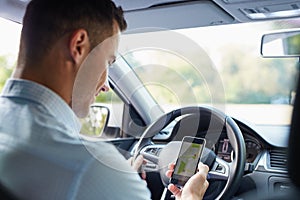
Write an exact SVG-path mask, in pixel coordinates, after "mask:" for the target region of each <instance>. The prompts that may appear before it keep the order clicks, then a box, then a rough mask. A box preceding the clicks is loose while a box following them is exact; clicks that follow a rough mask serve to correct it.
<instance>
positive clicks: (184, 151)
mask: <svg viewBox="0 0 300 200" xmlns="http://www.w3.org/2000/svg"><path fill="white" fill-rule="evenodd" d="M204 146H205V139H204V138H196V137H184V138H183V140H182V144H181V147H180V151H179V156H178V158H177V161H176V164H175V168H174V172H173V175H172V178H171V180H170V182H171V183H173V184H175V185H177V186H184V184H185V183H186V182H187V181H188V179H189V178H190V177H191V176H193V175H194V174H195V173H196V170H197V167H198V162H199V160H200V157H201V154H202V150H203V148H204Z"/></svg>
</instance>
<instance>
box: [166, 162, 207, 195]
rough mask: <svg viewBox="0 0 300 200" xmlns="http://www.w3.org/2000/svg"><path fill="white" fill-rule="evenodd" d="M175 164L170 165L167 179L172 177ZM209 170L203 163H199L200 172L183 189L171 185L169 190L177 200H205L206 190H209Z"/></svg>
mask: <svg viewBox="0 0 300 200" xmlns="http://www.w3.org/2000/svg"><path fill="white" fill-rule="evenodd" d="M174 166H175V164H174V163H172V164H170V165H169V170H168V171H167V172H166V175H167V177H169V178H170V177H171V176H172V173H173V171H174ZM208 171H209V168H208V166H207V165H204V164H203V163H199V165H198V172H197V173H196V174H194V175H193V176H192V177H191V178H190V179H189V180H188V181H187V182H186V184H185V185H184V187H183V188H182V189H179V188H178V187H176V186H175V185H174V184H170V185H169V186H168V189H169V190H170V191H171V192H172V193H173V194H174V196H175V198H176V199H177V200H184V199H188V200H190V199H192V200H194V199H197V200H198V199H203V196H204V194H205V191H206V189H207V188H208V185H209V183H208V181H207V180H206V177H207V174H208Z"/></svg>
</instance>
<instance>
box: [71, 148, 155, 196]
mask: <svg viewBox="0 0 300 200" xmlns="http://www.w3.org/2000/svg"><path fill="white" fill-rule="evenodd" d="M97 149H99V147H98V148H97ZM90 153H91V154H92V159H91V161H90V162H89V163H87V165H86V167H85V169H84V170H83V171H82V176H81V177H80V180H78V182H80V185H79V187H78V191H77V192H76V195H77V196H76V198H75V199H89V200H93V199H103V200H105V199H109V200H111V199H117V200H123V199H124V200H127V199H128V200H133V199H134V200H147V199H151V197H150V196H151V194H150V191H149V189H148V188H147V184H146V181H144V180H142V179H141V178H140V176H139V175H138V173H137V172H136V171H134V170H133V169H132V167H131V166H130V165H129V163H128V162H127V160H126V159H125V158H124V157H123V156H122V155H121V154H120V153H119V151H118V150H117V149H116V148H115V147H114V146H113V145H110V144H106V143H105V144H103V145H101V150H100V151H97V152H95V151H90Z"/></svg>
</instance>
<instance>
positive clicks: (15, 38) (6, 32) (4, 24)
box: [0, 18, 22, 92]
mask: <svg viewBox="0 0 300 200" xmlns="http://www.w3.org/2000/svg"><path fill="white" fill-rule="evenodd" d="M21 28H22V26H21V25H20V24H17V23H15V22H12V21H9V20H6V19H3V18H0V30H1V33H0V92H1V91H2V89H3V86H4V84H5V81H6V80H7V79H8V78H9V77H10V75H11V73H12V71H13V68H14V67H15V66H16V60H17V56H18V51H19V43H20V42H19V41H20V34H21Z"/></svg>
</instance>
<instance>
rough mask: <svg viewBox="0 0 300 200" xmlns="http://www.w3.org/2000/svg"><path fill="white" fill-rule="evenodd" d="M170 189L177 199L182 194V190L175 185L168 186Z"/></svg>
mask: <svg viewBox="0 0 300 200" xmlns="http://www.w3.org/2000/svg"><path fill="white" fill-rule="evenodd" d="M168 189H169V190H170V192H172V194H173V195H174V196H175V197H179V196H180V194H181V190H180V189H179V188H178V187H176V186H175V185H173V184H170V185H168Z"/></svg>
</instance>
